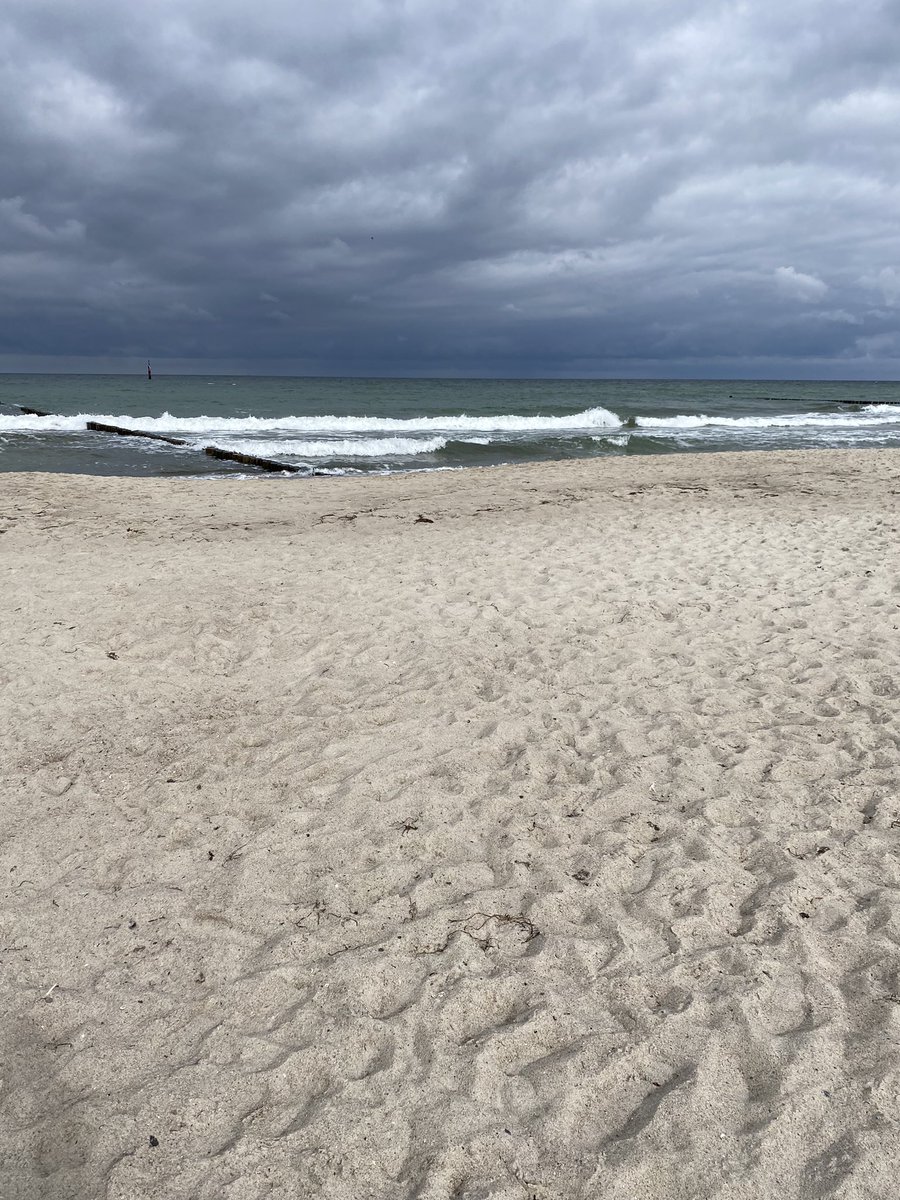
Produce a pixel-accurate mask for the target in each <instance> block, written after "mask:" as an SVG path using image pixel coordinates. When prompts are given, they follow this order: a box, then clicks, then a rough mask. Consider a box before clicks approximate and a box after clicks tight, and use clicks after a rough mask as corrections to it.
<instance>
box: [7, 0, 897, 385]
mask: <svg viewBox="0 0 900 1200" xmlns="http://www.w3.org/2000/svg"><path fill="white" fill-rule="evenodd" d="M898 129H900V0H892V2H875V0H855V2H854V3H853V4H847V3H846V2H845V0H791V2H790V3H786V2H785V0H777V2H776V0H752V2H748V3H743V2H736V3H732V2H723V0H718V2H712V0H709V2H704V0H693V2H690V3H687V2H684V0H593V2H584V0H556V2H555V3H552V4H551V3H547V2H546V0H480V3H479V4H477V5H469V4H463V3H461V2H460V0H352V2H350V0H332V2H331V3H324V2H323V0H256V3H253V4H250V3H248V2H247V0H152V2H151V0H131V2H130V3H128V4H124V3H122V0H4V3H3V5H2V6H0V370H86V371H90V370H109V371H115V370H132V369H135V367H136V366H137V365H139V364H140V362H141V361H142V360H143V359H145V358H147V357H148V356H149V357H151V358H152V359H153V360H154V364H155V365H156V366H157V369H158V370H163V369H172V370H186V371H242V372H249V373H292V374H337V375H368V374H371V375H449V376H454V375H460V376H473V375H474V376H478V375H484V376H494V375H499V376H507V377H526V376H551V377H552V376H576V377H577V376H582V377H593V376H600V377H602V376H614V377H615V376H618V377H628V376H645V377H658V376H672V377H719V378H723V377H724V378H740V377H762V378H766V377H770V378H771V377H782V378H856V379H864V378H900V321H898V318H900V170H898V168H900V137H898Z"/></svg>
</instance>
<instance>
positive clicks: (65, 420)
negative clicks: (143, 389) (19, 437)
mask: <svg viewBox="0 0 900 1200" xmlns="http://www.w3.org/2000/svg"><path fill="white" fill-rule="evenodd" d="M119 419H120V418H118V417H94V416H84V415H83V414H81V415H79V416H77V417H60V416H55V415H54V416H51V417H31V416H28V415H27V414H26V413H18V414H16V416H8V415H7V414H6V413H4V414H2V415H0V433H78V432H79V431H81V430H84V429H87V423H88V421H109V422H113V421H118V420H119ZM122 419H123V420H124V418H122Z"/></svg>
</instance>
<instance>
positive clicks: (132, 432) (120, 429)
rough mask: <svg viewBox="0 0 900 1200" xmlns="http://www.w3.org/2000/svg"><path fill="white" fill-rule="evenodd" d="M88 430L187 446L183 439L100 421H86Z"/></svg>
mask: <svg viewBox="0 0 900 1200" xmlns="http://www.w3.org/2000/svg"><path fill="white" fill-rule="evenodd" d="M87 427H88V429H93V430H94V432H95V433H115V434H116V435H117V436H118V437H139V438H150V440H151V441H154V442H167V443H168V444H169V445H170V446H189V445H190V442H186V441H185V440H184V438H173V437H166V435H165V434H164V433H146V432H145V431H144V430H143V429H126V428H125V427H124V425H104V424H103V422H102V421H88V423H87Z"/></svg>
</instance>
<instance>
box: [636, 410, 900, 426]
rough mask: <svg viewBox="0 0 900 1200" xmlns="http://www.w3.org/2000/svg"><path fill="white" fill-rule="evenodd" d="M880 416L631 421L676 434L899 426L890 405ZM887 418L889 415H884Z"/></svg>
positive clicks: (688, 417)
mask: <svg viewBox="0 0 900 1200" xmlns="http://www.w3.org/2000/svg"><path fill="white" fill-rule="evenodd" d="M878 411H879V412H881V411H884V412H885V415H884V416H877V415H874V412H873V410H872V409H868V408H867V409H866V410H865V412H867V413H870V415H868V416H864V415H863V414H862V413H859V414H857V413H796V414H793V413H787V414H785V415H783V416H771V417H708V416H705V415H704V414H702V413H700V414H697V415H696V416H694V415H682V416H677V417H635V419H634V423H635V425H637V426H638V428H640V429H655V430H659V431H661V432H662V431H666V430H668V431H672V432H679V431H682V430H685V429H705V428H709V427H711V426H716V427H721V428H723V429H808V428H815V429H854V428H858V429H867V428H871V427H872V426H873V425H896V424H900V409H897V408H891V407H890V405H879V406H878ZM888 414H889V415H888Z"/></svg>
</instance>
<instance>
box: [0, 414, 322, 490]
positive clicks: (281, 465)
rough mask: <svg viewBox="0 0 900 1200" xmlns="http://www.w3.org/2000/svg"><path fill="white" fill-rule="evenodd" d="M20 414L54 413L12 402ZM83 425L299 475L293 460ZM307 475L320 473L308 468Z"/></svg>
mask: <svg viewBox="0 0 900 1200" xmlns="http://www.w3.org/2000/svg"><path fill="white" fill-rule="evenodd" d="M10 407H12V408H17V409H18V410H19V412H20V413H24V414H25V415H26V416H29V417H52V416H56V415H57V414H55V413H48V412H42V411H41V409H39V408H27V407H26V406H25V405H24V404H13V405H11V406H10ZM86 427H87V428H88V429H89V430H90V431H91V432H92V433H111V434H113V435H114V436H115V437H130V438H146V439H149V440H150V441H151V442H165V443H166V445H168V446H181V447H186V448H187V449H189V450H192V449H196V451H197V453H198V454H207V455H209V457H210V458H218V459H222V460H223V461H224V462H234V463H240V464H241V466H244V467H256V468H257V469H258V470H260V471H278V472H281V473H284V474H288V475H299V474H301V473H302V472H303V468H302V467H298V466H297V464H296V463H286V462H280V461H279V460H278V459H275V458H263V457H262V456H261V455H259V454H243V453H242V452H241V451H240V450H223V449H222V448H221V446H194V444H193V443H192V442H188V441H186V440H185V439H184V438H175V437H168V436H167V435H166V434H164V433H148V432H147V431H146V430H144V429H130V428H129V427H128V426H127V425H107V424H106V423H105V422H104V421H87V422H86ZM311 474H313V475H318V474H321V472H319V471H312V472H311Z"/></svg>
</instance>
